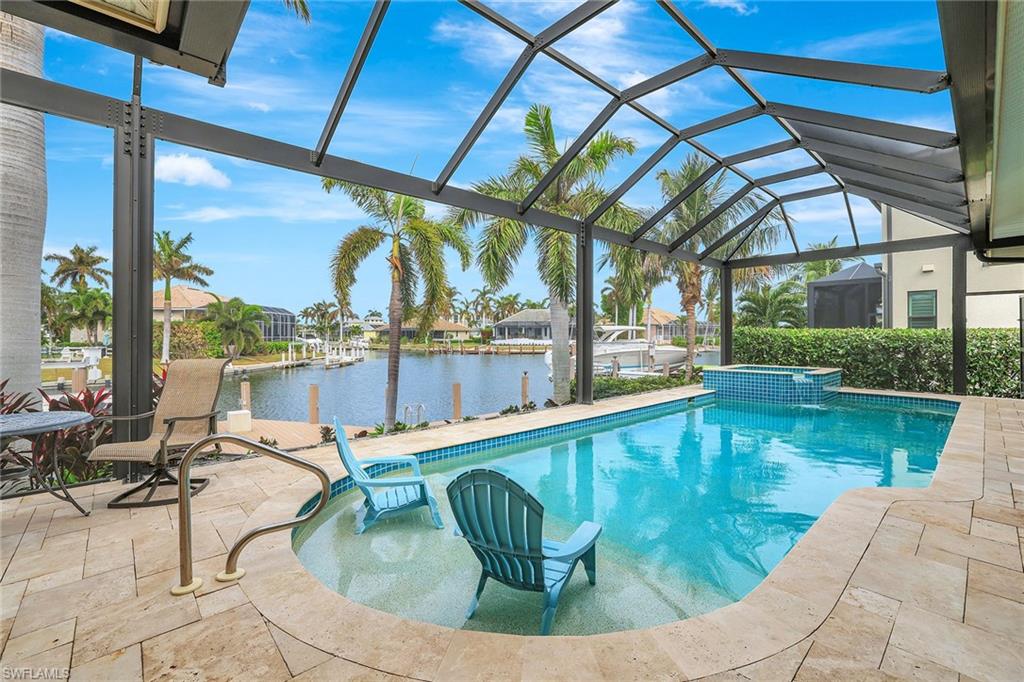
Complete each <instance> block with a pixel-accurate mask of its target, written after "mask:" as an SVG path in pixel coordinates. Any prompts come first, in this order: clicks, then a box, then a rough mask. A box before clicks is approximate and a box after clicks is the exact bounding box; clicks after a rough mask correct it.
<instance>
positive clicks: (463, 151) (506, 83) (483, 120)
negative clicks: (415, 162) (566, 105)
mask: <svg viewBox="0 0 1024 682" xmlns="http://www.w3.org/2000/svg"><path fill="white" fill-rule="evenodd" d="M536 54H537V52H536V51H535V50H534V49H533V46H531V45H527V46H526V47H524V48H523V51H522V52H521V53H520V54H519V58H518V59H516V61H515V63H514V64H512V67H511V68H510V69H509V70H508V73H507V74H505V78H503V79H502V81H501V83H500V84H498V88H497V89H496V90H495V91H494V94H492V95H491V99H489V100H488V101H487V104H485V105H484V108H483V111H481V112H480V114H479V115H478V116H477V117H476V120H475V121H473V125H472V126H470V128H469V131H468V132H467V133H466V136H465V137H464V138H462V142H460V143H459V146H458V147H457V148H456V149H455V153H454V154H452V156H451V158H450V159H448V163H446V164H445V165H444V168H443V169H442V170H441V173H440V174H439V175H438V176H437V179H436V180H434V192H440V191H441V189H442V188H444V186H445V185H447V184H448V181H449V180H451V179H452V175H454V174H455V171H456V170H457V169H458V167H459V165H460V164H461V163H462V162H463V160H465V158H466V155H467V154H469V150H470V149H472V148H473V145H474V144H476V141H477V140H478V139H479V138H480V135H481V134H482V133H483V132H484V128H486V127H487V124H488V123H490V122H491V119H492V118H494V115H495V114H496V113H498V109H500V108H501V105H502V104H504V103H505V99H506V98H508V95H509V93H510V92H512V88H514V87H515V86H516V83H518V82H519V79H520V78H522V77H523V74H524V73H526V68H527V67H528V66H529V65H530V63H531V62H533V58H534V56H535V55H536Z"/></svg>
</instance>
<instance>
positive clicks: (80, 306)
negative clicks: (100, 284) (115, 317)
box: [65, 287, 113, 345]
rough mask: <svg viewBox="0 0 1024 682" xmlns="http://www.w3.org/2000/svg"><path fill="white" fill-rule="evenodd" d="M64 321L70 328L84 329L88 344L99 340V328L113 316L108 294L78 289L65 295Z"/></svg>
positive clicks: (111, 302)
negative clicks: (65, 312) (65, 311)
mask: <svg viewBox="0 0 1024 682" xmlns="http://www.w3.org/2000/svg"><path fill="white" fill-rule="evenodd" d="M66 302H67V314H66V318H65V319H66V321H67V323H68V324H69V325H71V326H72V327H81V328H82V329H85V335H86V338H87V339H88V341H89V343H90V344H93V345H95V344H96V343H97V342H98V340H99V338H98V337H99V333H98V331H99V326H100V325H101V324H103V325H106V324H107V323H108V322H109V321H110V318H111V315H112V314H113V301H112V300H111V298H110V294H108V293H107V292H106V291H104V290H102V289H89V288H82V287H78V288H75V289H74V290H73V291H71V292H70V293H69V294H67V299H66Z"/></svg>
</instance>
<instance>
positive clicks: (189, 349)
mask: <svg viewBox="0 0 1024 682" xmlns="http://www.w3.org/2000/svg"><path fill="white" fill-rule="evenodd" d="M163 340H164V328H163V324H162V323H157V324H155V325H153V357H155V358H159V357H160V351H161V350H162V348H163ZM170 354H171V360H178V359H187V358H218V357H222V356H223V354H224V350H223V348H221V343H220V331H218V329H217V327H216V326H215V325H214V324H213V323H212V322H199V321H194V320H186V321H177V322H171V347H170Z"/></svg>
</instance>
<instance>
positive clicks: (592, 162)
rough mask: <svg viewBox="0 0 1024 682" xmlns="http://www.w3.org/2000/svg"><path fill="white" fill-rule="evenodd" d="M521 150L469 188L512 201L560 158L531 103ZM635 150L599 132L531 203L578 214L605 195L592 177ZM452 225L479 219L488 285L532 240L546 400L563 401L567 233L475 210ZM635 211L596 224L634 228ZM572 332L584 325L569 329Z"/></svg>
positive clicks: (572, 280)
mask: <svg viewBox="0 0 1024 682" xmlns="http://www.w3.org/2000/svg"><path fill="white" fill-rule="evenodd" d="M523 130H524V133H525V134H526V142H527V146H528V147H529V152H528V153H527V154H524V155H522V156H520V157H519V158H518V159H517V160H516V161H514V162H513V163H512V165H511V166H510V167H509V169H508V171H507V172H506V173H505V174H504V175H500V176H497V177H493V178H489V179H487V180H484V181H483V182H478V183H475V184H474V185H473V189H474V190H476V191H477V192H480V193H482V194H486V195H488V196H492V197H496V198H499V199H504V200H506V201H513V202H519V201H522V200H523V199H524V198H526V195H527V194H529V192H530V190H531V189H533V187H534V186H536V184H537V183H538V181H540V179H541V178H542V177H543V176H544V175H545V173H547V172H548V170H549V169H550V168H551V167H552V166H553V165H554V163H555V162H556V161H558V159H559V157H560V156H561V155H562V151H560V150H559V147H558V144H557V142H556V139H557V137H556V135H555V129H554V126H553V125H552V123H551V109H550V108H549V107H547V106H544V105H541V104H534V105H533V106H531V107H530V110H529V112H528V113H527V114H526V121H525V124H524V126H523ZM635 150H636V142H634V141H633V140H631V139H629V138H623V137H619V136H618V135H616V134H615V133H613V132H611V131H603V132H601V133H599V134H598V135H596V136H595V137H594V139H592V140H591V141H590V143H589V144H588V145H587V146H586V147H585V148H584V150H583V151H582V152H581V153H580V154H579V155H578V156H577V157H576V158H575V159H573V160H572V162H570V163H569V165H568V166H567V167H566V169H565V170H564V171H563V172H562V174H561V175H560V176H559V177H558V179H557V180H556V181H555V182H553V183H551V185H550V186H549V187H548V188H547V190H546V191H545V192H544V194H543V195H541V197H540V198H539V199H538V200H537V202H536V204H535V206H536V207H537V208H540V209H543V210H545V211H549V212H551V213H558V214H560V215H564V216H570V217H574V218H578V219H581V220H582V219H583V218H585V217H586V216H587V215H589V214H590V213H591V212H592V211H593V210H594V209H596V208H597V207H598V206H599V205H600V204H601V202H602V201H603V200H604V199H605V197H606V196H607V194H608V193H607V192H606V191H605V190H604V189H603V188H602V187H601V185H600V179H601V176H602V175H603V174H604V172H605V171H606V170H607V169H608V166H609V165H610V164H611V163H612V161H614V160H615V159H617V158H619V157H620V156H623V155H626V154H632V153H633V152H634V151H635ZM452 216H453V218H454V219H455V220H456V221H457V222H458V223H459V224H460V225H471V224H476V223H484V228H483V234H482V236H481V238H480V243H479V245H478V254H477V262H478V263H479V264H480V268H481V270H482V271H483V275H484V279H485V281H486V282H487V283H488V284H489V285H490V286H492V287H494V288H496V289H501V288H503V287H505V286H506V285H507V284H508V283H509V281H510V280H511V279H512V277H513V275H514V274H515V270H516V264H517V263H518V261H519V257H520V255H522V252H523V249H524V248H525V246H526V242H527V241H528V240H529V239H530V238H531V237H532V238H533V242H534V250H535V251H536V252H537V274H538V275H539V277H540V280H541V282H543V283H544V285H545V286H546V287H547V288H548V300H549V301H550V310H551V341H552V347H551V358H552V362H551V374H552V382H553V393H554V395H553V396H552V400H553V401H554V402H555V403H558V404H563V403H567V402H569V376H570V367H569V303H570V302H571V301H572V299H573V297H574V293H575V288H576V244H575V238H574V236H573V235H572V234H569V233H568V232H563V231H561V230H552V229H538V228H537V227H536V226H533V225H529V224H526V223H522V222H519V221H517V220H513V219H511V218H500V217H494V216H489V215H485V214H483V213H479V212H477V211H469V210H466V209H458V210H453V211H452ZM638 221H639V216H638V215H637V213H636V212H635V211H633V210H632V209H629V208H627V207H625V206H624V205H622V204H621V203H616V204H615V205H614V206H612V208H611V209H609V210H608V212H607V213H605V214H604V216H603V217H602V219H601V224H602V225H604V226H606V227H610V228H612V229H618V230H623V231H625V230H629V229H632V228H633V227H635V226H636V224H637V223H638ZM576 333H577V334H583V333H590V330H577V332H576Z"/></svg>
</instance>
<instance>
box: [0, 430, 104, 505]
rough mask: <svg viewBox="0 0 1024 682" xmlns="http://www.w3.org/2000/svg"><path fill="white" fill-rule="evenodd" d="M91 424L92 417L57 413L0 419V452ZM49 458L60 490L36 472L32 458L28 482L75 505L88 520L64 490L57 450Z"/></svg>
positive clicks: (68, 492) (35, 464) (37, 470)
mask: <svg viewBox="0 0 1024 682" xmlns="http://www.w3.org/2000/svg"><path fill="white" fill-rule="evenodd" d="M91 421H92V415H91V414H89V413H88V412H81V411H76V410H62V411H60V412H22V413H19V414H4V415H0V452H2V451H3V450H6V449H7V446H8V445H9V444H10V443H11V442H12V441H15V440H17V439H19V438H25V437H26V436H37V435H39V434H43V433H50V432H51V431H61V430H63V429H69V428H71V427H73V426H78V425H80V424H88V423H89V422H91ZM50 458H51V464H52V467H53V474H54V478H56V479H57V487H58V489H59V490H54V489H53V488H52V487H51V486H50V484H49V483H47V482H46V474H45V473H43V471H41V470H40V469H39V466H38V464H37V463H36V461H35V458H32V460H31V461H32V463H31V465H30V467H29V472H28V476H29V480H30V481H31V480H33V479H34V480H35V481H36V482H37V483H38V484H39V486H40V487H41V488H43V490H45V491H46V492H48V493H50V494H51V495H53V496H54V497H56V498H57V499H59V500H64V501H65V502H70V503H71V504H72V505H74V507H75V509H77V510H78V511H80V512H81V513H82V514H83V515H84V516H88V515H89V512H88V511H86V510H85V509H83V508H82V505H80V504H78V502H77V501H76V500H75V498H74V497H72V496H71V493H70V491H68V488H67V486H66V485H65V484H64V478H63V477H62V476H60V474H59V467H58V454H57V448H53V452H51V453H50Z"/></svg>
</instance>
